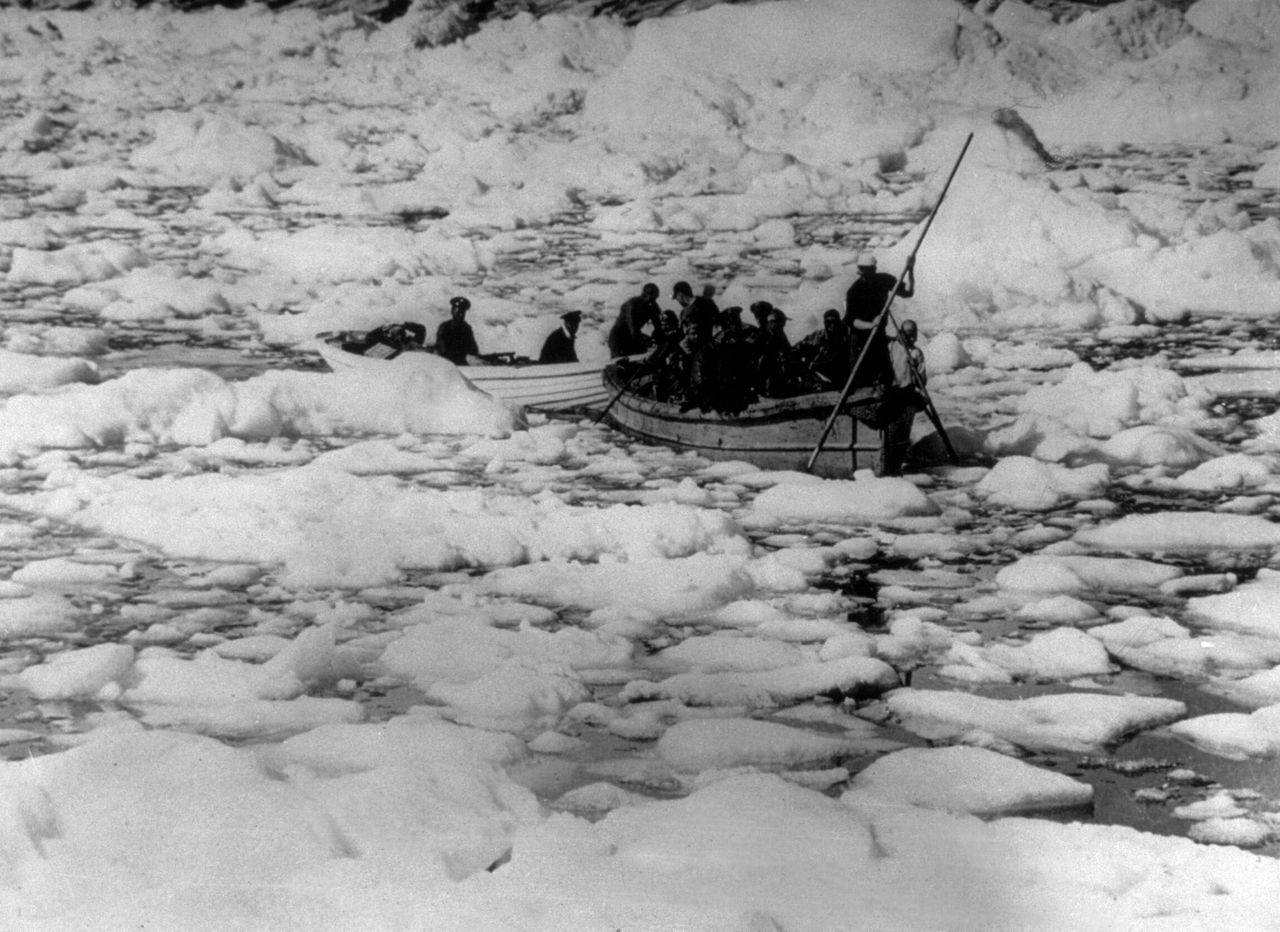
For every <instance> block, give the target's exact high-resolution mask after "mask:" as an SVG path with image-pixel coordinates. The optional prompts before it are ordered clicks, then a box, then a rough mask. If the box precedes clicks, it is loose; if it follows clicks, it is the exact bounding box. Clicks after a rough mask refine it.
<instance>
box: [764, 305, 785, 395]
mask: <svg viewBox="0 0 1280 932" xmlns="http://www.w3.org/2000/svg"><path fill="white" fill-rule="evenodd" d="M786 325H787V315H786V314H784V313H783V312H782V311H781V310H780V309H779V308H776V307H775V308H773V309H772V310H770V311H769V316H768V317H766V318H765V322H764V333H763V334H762V335H761V337H760V339H759V341H758V342H757V343H756V344H755V351H756V357H755V365H756V379H757V381H756V390H757V392H758V393H759V394H760V395H763V396H765V397H768V398H785V397H786V396H787V395H790V394H791V393H792V389H793V385H792V382H793V380H792V377H791V341H790V340H788V339H787V334H786V332H785V330H784V328H785V327H786Z"/></svg>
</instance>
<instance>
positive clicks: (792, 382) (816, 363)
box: [609, 254, 924, 414]
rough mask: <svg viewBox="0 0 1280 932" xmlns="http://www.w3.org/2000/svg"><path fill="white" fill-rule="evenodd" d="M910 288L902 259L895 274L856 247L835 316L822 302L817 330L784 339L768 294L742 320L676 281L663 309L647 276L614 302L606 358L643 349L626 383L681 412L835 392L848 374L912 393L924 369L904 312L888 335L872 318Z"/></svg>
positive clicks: (781, 317) (709, 293)
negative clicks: (639, 366)
mask: <svg viewBox="0 0 1280 932" xmlns="http://www.w3.org/2000/svg"><path fill="white" fill-rule="evenodd" d="M914 292H915V278H914V270H913V267H912V263H910V262H908V265H907V267H906V269H905V270H904V272H903V275H902V277H901V278H897V277H895V276H893V275H890V274H888V273H885V272H880V271H878V270H877V268H876V259H875V257H874V256H873V255H870V254H865V255H863V256H861V257H859V259H858V277H857V278H856V279H855V280H854V282H853V284H852V285H850V286H849V289H848V291H847V292H846V293H845V307H844V312H843V314H842V313H841V312H840V311H839V310H837V309H836V308H830V309H828V310H827V311H825V312H824V314H823V317H822V327H821V329H819V330H816V331H814V332H813V333H810V334H809V335H807V336H805V337H804V338H803V339H801V340H800V341H798V342H797V343H795V344H794V345H793V344H792V343H791V342H790V340H789V339H788V337H787V335H786V332H785V327H786V323H787V320H788V317H787V315H786V314H785V313H784V312H783V311H782V310H781V309H780V308H777V307H774V306H773V305H772V304H771V303H769V302H768V301H757V302H755V303H753V304H752V305H751V307H750V313H751V316H752V318H753V319H754V323H747V322H744V321H743V319H742V316H743V315H742V308H741V307H727V308H724V309H721V308H720V307H718V306H717V304H716V302H715V290H714V288H713V287H711V286H707V287H705V288H704V289H703V290H702V293H701V294H699V295H694V293H693V288H692V287H691V286H690V285H689V283H688V282H683V281H682V282H677V283H676V285H675V287H674V288H673V289H672V292H671V297H672V299H673V300H674V301H675V302H676V303H677V304H678V305H679V307H680V310H679V312H676V311H673V310H665V311H664V310H663V309H662V308H661V307H660V306H659V304H658V296H659V294H660V292H659V289H658V287H657V285H654V284H652V283H650V284H647V285H645V286H644V288H643V289H642V290H641V292H640V294H638V295H636V296H635V297H633V298H630V299H629V300H627V301H626V302H625V303H624V304H623V305H622V307H621V308H620V310H619V313H618V318H617V320H616V321H615V322H614V324H613V327H612V328H611V329H610V331H609V351H610V354H611V355H613V356H615V357H616V356H635V355H638V354H641V353H646V352H648V353H649V355H648V358H647V360H646V362H645V363H644V366H645V370H646V371H641V372H640V373H639V374H638V375H636V377H635V378H634V379H633V382H632V386H631V388H632V390H634V391H636V392H638V393H640V394H644V395H647V396H650V397H653V398H656V399H658V400H661V401H666V402H671V403H675V404H679V405H680V406H681V408H682V409H684V410H691V409H694V408H697V409H700V410H702V411H716V412H719V413H722V414H733V413H736V412H738V411H741V410H742V409H743V408H745V407H746V406H747V405H749V404H751V403H752V402H754V401H756V400H758V399H759V398H785V397H788V396H791V395H799V394H808V393H812V392H822V391H839V390H841V389H843V388H844V386H845V384H846V382H848V380H849V376H850V374H851V373H853V374H854V379H853V387H854V388H855V389H857V388H883V389H895V388H896V389H897V390H899V391H902V392H911V391H917V390H919V389H921V388H923V385H924V382H923V379H924V368H923V354H922V353H921V351H920V349H919V347H917V346H916V339H917V336H918V329H917V327H916V324H915V322H914V321H910V320H904V321H903V322H902V324H901V325H900V326H899V327H898V328H897V333H896V334H894V336H893V338H892V339H890V338H889V337H888V336H887V335H886V332H885V328H884V327H883V326H877V322H878V321H879V319H880V316H881V312H882V311H883V310H884V308H885V307H886V305H887V303H888V301H889V297H890V294H894V295H898V296H901V297H904V298H909V297H911V296H912V294H914ZM645 327H650V328H651V335H650V334H647V333H646V332H645V330H644V328H645Z"/></svg>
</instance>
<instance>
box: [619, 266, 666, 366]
mask: <svg viewBox="0 0 1280 932" xmlns="http://www.w3.org/2000/svg"><path fill="white" fill-rule="evenodd" d="M658 294H659V292H658V286H657V285H655V284H654V283H653V282H649V283H648V284H647V285H645V286H644V288H642V289H641V291H640V293H639V294H638V295H636V296H635V297H633V298H628V299H627V300H626V301H624V302H623V304H622V307H621V308H620V309H619V310H618V319H617V320H615V321H614V322H613V326H612V327H611V328H609V355H610V356H636V355H639V354H640V353H644V352H647V351H648V349H649V346H650V345H651V343H652V340H651V339H650V338H649V337H648V336H647V335H646V334H645V333H644V332H643V331H642V329H641V328H642V327H644V326H645V325H646V324H650V325H652V327H653V330H654V332H655V335H656V331H657V329H658V315H659V314H660V313H661V310H662V309H661V308H660V307H658Z"/></svg>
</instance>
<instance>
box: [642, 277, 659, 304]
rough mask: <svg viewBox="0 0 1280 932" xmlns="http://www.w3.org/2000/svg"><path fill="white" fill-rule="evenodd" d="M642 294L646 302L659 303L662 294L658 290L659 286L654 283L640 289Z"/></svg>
mask: <svg viewBox="0 0 1280 932" xmlns="http://www.w3.org/2000/svg"><path fill="white" fill-rule="evenodd" d="M640 294H641V296H642V297H643V298H644V299H645V300H646V301H657V300H658V295H659V294H661V292H660V291H659V290H658V286H657V285H655V284H654V283H653V282H649V283H648V284H647V285H645V286H644V287H643V288H641V289H640Z"/></svg>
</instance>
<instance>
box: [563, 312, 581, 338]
mask: <svg viewBox="0 0 1280 932" xmlns="http://www.w3.org/2000/svg"><path fill="white" fill-rule="evenodd" d="M560 319H561V320H562V321H564V329H565V330H567V331H569V335H570V336H573V335H575V334H576V333H577V332H578V325H579V324H581V323H582V311H566V312H565V313H563V314H561V315H560Z"/></svg>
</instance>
